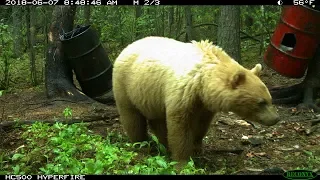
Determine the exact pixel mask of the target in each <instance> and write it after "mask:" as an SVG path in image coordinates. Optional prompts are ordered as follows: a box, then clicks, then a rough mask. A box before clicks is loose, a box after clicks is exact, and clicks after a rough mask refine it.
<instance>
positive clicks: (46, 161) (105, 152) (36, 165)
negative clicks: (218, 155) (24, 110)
mask: <svg viewBox="0 0 320 180" xmlns="http://www.w3.org/2000/svg"><path fill="white" fill-rule="evenodd" d="M23 128H24V130H25V132H24V133H23V134H22V138H23V139H24V140H25V141H26V144H25V145H24V146H21V147H20V148H18V150H17V151H16V152H15V154H13V155H12V156H11V157H5V156H0V160H2V161H1V162H2V163H0V167H1V169H3V171H1V173H2V174H203V173H205V171H204V170H203V169H197V168H195V166H194V163H193V161H192V160H190V162H189V163H188V165H187V166H186V167H185V168H184V169H183V170H182V171H181V172H178V171H177V170H176V169H175V167H174V165H175V164H176V162H170V161H168V159H167V157H166V156H161V155H157V156H151V155H149V154H147V155H146V156H138V154H141V153H138V152H136V151H137V150H139V149H143V148H144V145H148V144H149V145H150V144H151V143H153V142H154V141H156V143H158V141H157V139H156V138H153V141H152V142H142V143H141V146H140V147H139V148H138V149H137V148H136V145H137V144H135V145H134V144H131V143H127V142H128V141H127V139H126V138H125V137H123V136H122V135H121V134H118V133H115V132H110V133H109V134H108V136H107V137H106V138H105V139H104V138H102V137H101V136H99V135H96V134H93V133H92V132H91V131H90V130H88V129H87V127H86V124H84V123H80V124H73V125H65V124H62V123H56V124H54V125H52V126H50V125H49V124H45V123H41V122H36V123H34V124H33V125H28V126H23ZM158 145H159V143H158ZM159 150H161V149H160V148H159Z"/></svg>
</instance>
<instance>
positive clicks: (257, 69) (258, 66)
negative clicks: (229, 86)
mask: <svg viewBox="0 0 320 180" xmlns="http://www.w3.org/2000/svg"><path fill="white" fill-rule="evenodd" d="M261 70H262V65H261V64H256V66H255V67H254V68H252V69H251V72H252V73H253V74H255V75H257V76H259V75H260V73H261Z"/></svg>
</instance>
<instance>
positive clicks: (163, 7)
mask: <svg viewBox="0 0 320 180" xmlns="http://www.w3.org/2000/svg"><path fill="white" fill-rule="evenodd" d="M164 19H165V6H162V8H161V21H162V27H161V36H164V33H165V22H164Z"/></svg>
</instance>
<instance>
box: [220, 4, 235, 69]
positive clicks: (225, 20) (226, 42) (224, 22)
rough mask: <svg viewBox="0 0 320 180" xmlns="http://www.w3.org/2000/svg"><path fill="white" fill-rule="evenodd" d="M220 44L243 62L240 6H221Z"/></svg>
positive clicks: (233, 56)
mask: <svg viewBox="0 0 320 180" xmlns="http://www.w3.org/2000/svg"><path fill="white" fill-rule="evenodd" d="M217 40H218V43H217V44H218V45H219V46H220V47H221V48H223V49H224V50H225V51H226V52H227V53H228V54H229V55H230V56H231V57H232V58H234V59H235V60H236V61H238V62H239V63H241V55H240V6H233V5H232V6H220V17H219V27H218V38H217Z"/></svg>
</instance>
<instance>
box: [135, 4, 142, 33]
mask: <svg viewBox="0 0 320 180" xmlns="http://www.w3.org/2000/svg"><path fill="white" fill-rule="evenodd" d="M135 10H136V11H135V13H136V17H135V18H136V33H135V39H140V38H141V27H140V26H139V25H138V21H139V18H140V17H141V15H142V6H136V8H135Z"/></svg>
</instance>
